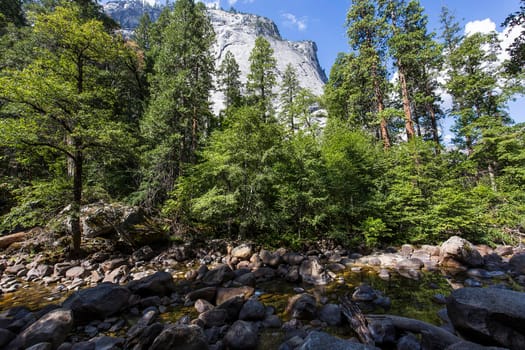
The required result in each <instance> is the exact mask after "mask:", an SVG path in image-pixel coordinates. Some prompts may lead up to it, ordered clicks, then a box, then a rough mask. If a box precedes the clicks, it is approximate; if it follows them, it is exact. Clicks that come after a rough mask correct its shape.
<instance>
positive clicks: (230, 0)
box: [228, 0, 255, 6]
mask: <svg viewBox="0 0 525 350" xmlns="http://www.w3.org/2000/svg"><path fill="white" fill-rule="evenodd" d="M254 1H255V0H242V1H241V2H242V3H243V4H249V3H252V2H254ZM237 2H239V0H228V5H230V6H233V5H235V4H236V3H237Z"/></svg>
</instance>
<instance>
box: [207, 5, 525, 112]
mask: <svg viewBox="0 0 525 350" xmlns="http://www.w3.org/2000/svg"><path fill="white" fill-rule="evenodd" d="M203 1H205V2H215V3H216V2H217V1H219V2H220V6H222V8H224V9H229V8H230V6H233V7H234V8H235V9H237V10H239V11H242V12H247V13H254V14H257V15H262V16H265V17H268V18H270V19H272V20H273V21H274V22H275V23H276V24H277V26H278V27H279V30H280V31H281V35H282V36H283V38H285V39H288V40H313V41H315V42H316V43H317V46H318V57H319V61H320V63H321V66H322V67H323V68H324V69H325V71H326V74H327V75H328V74H329V73H330V68H331V66H332V64H333V62H334V60H335V58H336V57H337V54H338V53H339V52H348V50H349V48H348V43H347V38H346V36H345V31H346V29H345V21H346V13H347V11H348V9H349V8H350V6H351V0H325V1H319V0H203ZM420 1H421V5H422V6H423V7H424V8H425V12H426V14H427V15H428V18H429V30H430V31H435V32H437V33H439V27H440V23H439V15H440V12H441V7H442V6H447V7H448V8H449V9H450V10H451V11H452V12H453V13H454V14H455V16H456V19H457V20H458V21H459V22H460V24H461V25H462V26H463V27H465V26H466V25H467V24H468V26H469V28H470V30H482V31H487V30H490V29H495V30H496V31H498V32H503V31H504V29H505V28H502V27H501V26H500V25H501V23H502V22H503V21H504V20H505V18H506V16H507V15H508V14H510V13H512V12H515V11H517V10H518V9H519V0H420ZM501 37H502V39H503V40H505V36H504V35H503V34H502V36H501ZM507 41H510V39H507ZM510 107H511V108H510V114H511V116H512V117H513V119H515V120H516V121H519V122H525V112H524V113H522V112H521V111H522V110H523V111H525V99H524V98H522V97H520V98H518V101H517V102H515V103H511V106H510Z"/></svg>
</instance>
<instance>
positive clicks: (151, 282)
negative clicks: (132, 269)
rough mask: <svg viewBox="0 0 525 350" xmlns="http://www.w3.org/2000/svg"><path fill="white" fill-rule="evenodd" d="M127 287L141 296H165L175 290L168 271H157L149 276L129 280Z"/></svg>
mask: <svg viewBox="0 0 525 350" xmlns="http://www.w3.org/2000/svg"><path fill="white" fill-rule="evenodd" d="M127 287H128V288H129V290H131V291H132V292H133V293H135V294H138V295H140V296H142V297H145V296H154V295H157V296H165V295H171V293H173V292H174V291H175V282H173V276H172V275H171V274H170V273H168V272H164V271H158V272H155V273H154V274H153V275H151V276H147V277H144V278H141V279H139V280H135V281H131V282H130V283H128V285H127Z"/></svg>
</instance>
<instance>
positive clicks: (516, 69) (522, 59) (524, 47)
mask: <svg viewBox="0 0 525 350" xmlns="http://www.w3.org/2000/svg"><path fill="white" fill-rule="evenodd" d="M523 24H525V0H521V1H520V9H519V11H516V12H514V13H512V14H510V15H509V16H508V17H507V18H506V19H505V21H504V22H503V26H505V27H507V26H508V27H510V28H521V33H520V35H519V36H518V37H517V38H516V39H514V42H513V43H512V44H511V46H510V47H509V48H508V49H507V51H508V52H509V54H510V60H509V62H508V63H507V71H508V72H509V73H511V74H518V73H523V71H524V66H525V29H523Z"/></svg>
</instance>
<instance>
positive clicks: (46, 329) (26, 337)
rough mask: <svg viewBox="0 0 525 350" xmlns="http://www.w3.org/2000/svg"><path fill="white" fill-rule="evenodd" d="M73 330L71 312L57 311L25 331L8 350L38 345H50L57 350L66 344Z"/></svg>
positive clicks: (49, 313)
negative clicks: (65, 341)
mask: <svg viewBox="0 0 525 350" xmlns="http://www.w3.org/2000/svg"><path fill="white" fill-rule="evenodd" d="M72 328H73V314H72V312H71V310H65V309H55V310H53V311H50V312H48V313H47V314H45V315H44V316H42V317H41V318H39V319H38V320H37V321H36V322H34V323H33V324H31V325H30V326H29V327H27V328H26V329H25V330H23V331H22V333H20V334H19V335H18V336H17V337H16V338H15V339H14V340H13V341H12V342H11V344H9V345H8V348H9V349H25V348H29V347H31V346H33V345H35V344H38V343H49V344H51V347H52V348H53V349H56V348H57V347H58V346H59V345H60V344H62V343H63V342H64V340H65V339H66V337H67V335H68V333H69V332H70V331H71V329H72Z"/></svg>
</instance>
